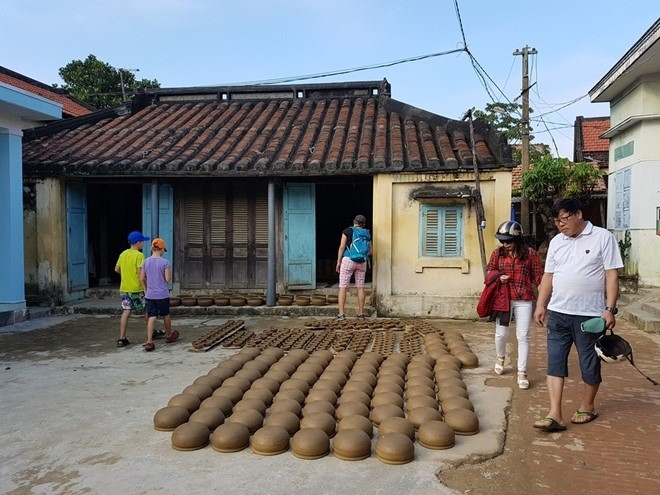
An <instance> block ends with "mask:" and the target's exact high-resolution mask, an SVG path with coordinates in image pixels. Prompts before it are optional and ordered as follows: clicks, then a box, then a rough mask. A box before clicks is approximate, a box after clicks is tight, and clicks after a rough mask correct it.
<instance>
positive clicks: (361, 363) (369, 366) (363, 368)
mask: <svg viewBox="0 0 660 495" xmlns="http://www.w3.org/2000/svg"><path fill="white" fill-rule="evenodd" d="M377 366H378V365H375V366H374V364H373V363H370V362H369V361H365V360H363V359H358V360H357V361H356V362H355V364H354V365H353V368H351V371H352V372H353V373H354V374H355V373H364V372H367V373H370V374H372V375H374V376H376V374H378V369H377Z"/></svg>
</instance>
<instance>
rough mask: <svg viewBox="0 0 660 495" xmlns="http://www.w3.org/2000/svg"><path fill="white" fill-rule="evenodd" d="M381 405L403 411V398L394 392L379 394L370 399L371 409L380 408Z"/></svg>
mask: <svg viewBox="0 0 660 495" xmlns="http://www.w3.org/2000/svg"><path fill="white" fill-rule="evenodd" d="M383 404H394V405H395V406H397V407H399V408H401V409H403V397H401V396H400V395H399V394H396V393H394V392H379V393H377V394H375V395H374V397H373V399H371V407H376V406H381V405H383Z"/></svg>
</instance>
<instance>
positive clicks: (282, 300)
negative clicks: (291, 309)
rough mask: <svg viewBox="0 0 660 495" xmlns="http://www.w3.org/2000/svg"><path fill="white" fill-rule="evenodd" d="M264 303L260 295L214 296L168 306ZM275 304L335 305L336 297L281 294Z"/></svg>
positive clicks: (176, 300) (185, 299)
mask: <svg viewBox="0 0 660 495" xmlns="http://www.w3.org/2000/svg"><path fill="white" fill-rule="evenodd" d="M265 303H266V299H265V297H264V296H262V295H260V294H248V295H242V294H241V295H236V294H233V295H216V296H197V297H195V296H176V297H171V298H170V306H172V307H176V306H201V307H208V306H213V305H216V306H235V307H239V306H245V305H248V306H262V305H264V304H265ZM277 303H278V305H280V306H291V304H294V303H295V304H296V305H298V306H309V305H310V304H311V305H312V306H325V305H326V304H327V303H330V304H336V303H337V296H334V295H329V296H324V295H313V296H307V295H302V294H301V295H298V296H293V295H289V294H283V295H280V296H278V297H277Z"/></svg>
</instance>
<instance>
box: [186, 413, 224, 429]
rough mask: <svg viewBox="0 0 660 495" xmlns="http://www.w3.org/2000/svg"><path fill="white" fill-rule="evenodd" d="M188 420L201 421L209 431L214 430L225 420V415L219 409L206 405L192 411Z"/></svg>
mask: <svg viewBox="0 0 660 495" xmlns="http://www.w3.org/2000/svg"><path fill="white" fill-rule="evenodd" d="M188 422H190V423H201V424H203V425H205V426H206V427H207V428H208V429H209V431H213V430H215V429H216V428H217V427H218V426H220V425H221V424H222V423H224V422H225V415H224V414H223V413H222V411H220V410H219V409H214V408H210V407H205V408H204V409H198V410H197V411H195V412H194V413H192V414H191V415H190V419H189V420H188Z"/></svg>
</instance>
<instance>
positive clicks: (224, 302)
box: [213, 296, 229, 306]
mask: <svg viewBox="0 0 660 495" xmlns="http://www.w3.org/2000/svg"><path fill="white" fill-rule="evenodd" d="M213 302H214V303H215V305H216V306H229V296H216V297H214V298H213Z"/></svg>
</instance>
